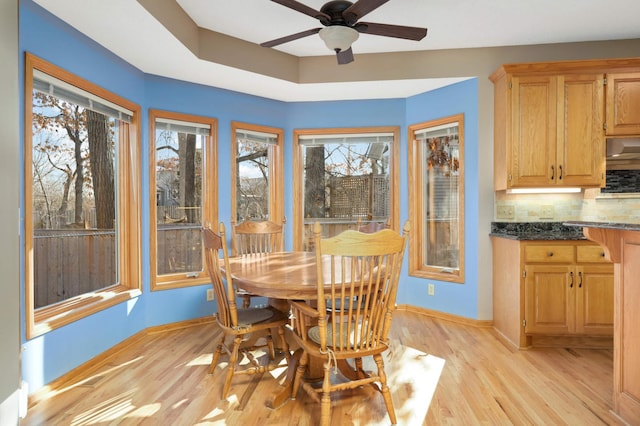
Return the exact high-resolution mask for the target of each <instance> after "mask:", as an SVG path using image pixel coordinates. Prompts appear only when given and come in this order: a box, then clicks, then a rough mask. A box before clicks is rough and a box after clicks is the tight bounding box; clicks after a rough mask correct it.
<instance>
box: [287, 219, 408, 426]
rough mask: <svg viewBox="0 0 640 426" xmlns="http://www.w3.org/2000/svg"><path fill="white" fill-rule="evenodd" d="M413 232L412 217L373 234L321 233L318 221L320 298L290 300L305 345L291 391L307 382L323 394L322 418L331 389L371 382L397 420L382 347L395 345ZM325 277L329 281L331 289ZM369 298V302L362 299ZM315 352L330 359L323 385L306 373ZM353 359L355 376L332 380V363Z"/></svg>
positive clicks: (323, 420)
mask: <svg viewBox="0 0 640 426" xmlns="http://www.w3.org/2000/svg"><path fill="white" fill-rule="evenodd" d="M408 233H409V224H408V223H407V224H405V226H404V230H403V234H402V235H400V234H398V233H397V232H395V231H392V230H390V229H383V230H381V231H378V232H376V233H373V234H365V233H362V232H358V231H354V230H348V231H345V232H343V233H341V234H339V235H337V236H335V237H332V238H328V239H322V229H321V226H320V224H319V223H315V225H314V241H315V247H316V262H317V277H318V278H317V279H318V282H317V291H318V298H317V302H316V303H315V304H313V305H312V304H307V303H305V302H301V301H294V302H292V303H291V309H292V316H293V328H294V338H295V340H296V342H297V343H298V344H299V345H300V347H301V348H302V349H303V353H302V356H301V358H300V363H299V365H298V368H297V369H296V373H295V377H294V382H293V388H292V397H294V398H295V396H296V394H297V393H298V390H299V388H300V387H301V386H302V387H303V388H304V390H305V391H307V392H308V393H309V394H310V395H311V396H312V397H313V398H314V399H315V400H316V401H318V402H319V403H320V407H321V409H320V424H321V425H322V426H328V425H329V424H330V420H331V393H332V392H334V391H339V390H345V389H355V388H358V387H359V386H363V385H367V384H370V385H372V386H373V387H374V388H375V389H376V390H378V391H379V392H381V393H382V396H383V398H384V402H385V405H386V407H387V412H388V413H389V419H390V420H391V423H392V424H396V415H395V411H394V409H393V402H392V400H391V393H390V391H389V387H388V386H387V382H386V374H385V372H384V362H383V359H382V353H383V352H384V351H386V350H387V349H388V347H389V343H388V335H389V329H390V327H391V318H392V314H393V311H394V310H395V302H396V292H397V289H398V280H399V278H400V269H401V267H402V258H403V256H404V250H405V245H406V244H405V243H406V239H407V235H408ZM323 259H324V262H323ZM325 283H327V284H325ZM329 283H330V284H329ZM325 285H327V286H330V290H329V288H325ZM363 300H364V301H366V303H361V301H363ZM328 303H330V304H332V305H333V306H337V305H340V306H341V307H342V309H341V310H340V311H336V312H333V313H331V314H329V313H328V312H327V310H326V306H327V304H328ZM365 356H372V357H373V359H374V361H375V364H376V367H377V371H376V372H370V371H364V369H363V363H362V358H363V357H365ZM309 357H316V358H320V359H322V360H323V365H324V377H323V380H322V386H321V387H317V386H313V385H312V383H310V382H307V381H304V380H303V379H304V376H305V370H306V369H307V366H308V365H309ZM347 359H353V365H354V367H351V368H350V371H349V372H348V373H347V374H345V378H346V379H348V381H347V382H346V383H345V382H343V381H340V382H338V383H333V382H332V381H331V370H332V367H333V366H334V365H341V368H343V369H344V366H345V365H346V360H347ZM343 371H344V370H343Z"/></svg>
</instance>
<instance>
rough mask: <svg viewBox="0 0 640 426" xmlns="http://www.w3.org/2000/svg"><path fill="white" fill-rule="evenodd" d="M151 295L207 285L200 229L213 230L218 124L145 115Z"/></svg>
mask: <svg viewBox="0 0 640 426" xmlns="http://www.w3.org/2000/svg"><path fill="white" fill-rule="evenodd" d="M149 123H150V125H151V129H150V131H149V135H150V137H151V141H150V143H149V147H150V157H149V165H150V168H151V170H150V171H149V187H150V188H151V191H150V194H151V197H152V198H151V202H150V208H149V210H150V213H151V221H150V227H151V249H150V252H151V253H150V258H151V265H152V270H151V289H152V290H158V289H167V288H175V287H183V286H189V285H199V284H203V283H207V282H209V278H208V276H207V274H205V273H204V266H203V265H204V262H203V255H204V252H203V250H202V236H201V228H202V225H203V224H207V223H208V224H211V225H213V226H214V227H217V217H218V212H217V207H216V206H217V199H218V196H217V193H218V191H217V188H218V181H217V173H216V170H217V156H216V151H217V150H216V145H215V135H216V133H217V122H216V120H214V119H211V118H204V117H197V116H193V115H187V114H179V113H174V112H167V111H158V110H150V111H149Z"/></svg>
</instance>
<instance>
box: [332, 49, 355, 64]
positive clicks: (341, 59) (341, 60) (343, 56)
mask: <svg viewBox="0 0 640 426" xmlns="http://www.w3.org/2000/svg"><path fill="white" fill-rule="evenodd" d="M336 56H337V57H338V65H344V64H348V63H349V62H353V50H351V48H348V49H347V50H341V51H339V52H336Z"/></svg>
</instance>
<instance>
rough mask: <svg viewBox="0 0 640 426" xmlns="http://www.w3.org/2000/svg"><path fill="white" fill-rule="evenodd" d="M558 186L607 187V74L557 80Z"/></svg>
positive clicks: (582, 75)
mask: <svg viewBox="0 0 640 426" xmlns="http://www.w3.org/2000/svg"><path fill="white" fill-rule="evenodd" d="M557 112H558V118H557V124H558V127H557V128H558V134H557V152H556V167H557V177H556V184H557V185H563V186H604V183H605V156H606V152H605V151H606V148H605V140H604V130H603V121H604V74H580V75H566V76H560V77H558V107H557Z"/></svg>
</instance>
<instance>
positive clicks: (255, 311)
mask: <svg viewBox="0 0 640 426" xmlns="http://www.w3.org/2000/svg"><path fill="white" fill-rule="evenodd" d="M274 314H275V312H273V311H272V310H271V309H268V308H249V309H238V327H242V326H243V325H245V326H246V325H253V324H257V323H259V322H262V321H266V320H268V319H271V318H272V317H273V315H274Z"/></svg>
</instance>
